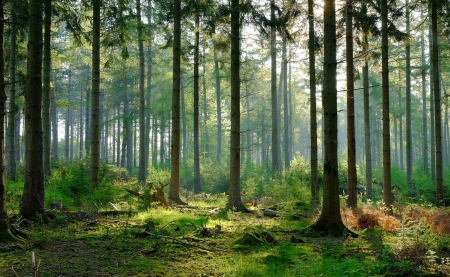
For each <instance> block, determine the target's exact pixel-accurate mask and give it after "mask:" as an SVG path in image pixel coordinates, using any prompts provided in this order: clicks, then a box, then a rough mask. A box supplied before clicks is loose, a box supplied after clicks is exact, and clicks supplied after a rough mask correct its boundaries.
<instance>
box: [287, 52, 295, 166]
mask: <svg viewBox="0 0 450 277" xmlns="http://www.w3.org/2000/svg"><path fill="white" fill-rule="evenodd" d="M291 57H292V47H289V61H291ZM288 76H289V77H288V78H289V81H288V86H289V87H288V95H289V144H290V145H291V147H290V149H289V150H290V154H289V155H290V158H291V159H292V157H294V154H295V147H294V106H293V103H292V62H289V75H288Z"/></svg>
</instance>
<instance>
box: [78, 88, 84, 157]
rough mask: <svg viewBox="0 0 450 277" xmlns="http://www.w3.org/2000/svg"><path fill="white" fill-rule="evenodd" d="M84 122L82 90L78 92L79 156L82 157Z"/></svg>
mask: <svg viewBox="0 0 450 277" xmlns="http://www.w3.org/2000/svg"><path fill="white" fill-rule="evenodd" d="M83 131H84V124H83V92H81V93H80V130H79V134H80V141H79V156H80V159H81V158H83V156H84V153H83V151H84V150H83V146H84V132H83Z"/></svg>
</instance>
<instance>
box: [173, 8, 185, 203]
mask: <svg viewBox="0 0 450 277" xmlns="http://www.w3.org/2000/svg"><path fill="white" fill-rule="evenodd" d="M173 15H174V17H173V48H172V51H173V90H172V144H171V147H170V148H171V166H172V168H171V179H170V188H169V199H170V200H172V201H174V202H175V203H178V204H184V202H183V201H182V200H181V199H180V82H181V80H180V79H181V70H180V69H181V67H180V57H181V0H174V2H173Z"/></svg>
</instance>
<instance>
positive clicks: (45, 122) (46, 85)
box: [42, 0, 52, 176]
mask: <svg viewBox="0 0 450 277" xmlns="http://www.w3.org/2000/svg"><path fill="white" fill-rule="evenodd" d="M44 13H45V17H44V30H45V33H44V71H43V73H44V77H43V90H42V93H43V95H42V98H43V99H42V100H43V101H42V104H43V107H42V108H43V110H42V129H43V147H44V149H43V156H42V163H43V166H44V175H45V176H50V174H51V165H50V163H51V161H50V148H51V128H50V72H51V62H50V60H51V49H50V39H51V30H50V29H51V25H52V0H45V1H44Z"/></svg>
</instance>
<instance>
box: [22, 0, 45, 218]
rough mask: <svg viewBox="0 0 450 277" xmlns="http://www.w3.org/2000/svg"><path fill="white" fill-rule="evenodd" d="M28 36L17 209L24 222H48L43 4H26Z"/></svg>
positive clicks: (38, 0)
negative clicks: (22, 157)
mask: <svg viewBox="0 0 450 277" xmlns="http://www.w3.org/2000/svg"><path fill="white" fill-rule="evenodd" d="M28 3H29V14H30V22H29V23H30V25H29V33H28V34H29V36H28V54H27V61H28V63H27V83H26V89H25V132H26V134H25V141H26V144H25V145H26V146H25V148H26V149H25V176H24V178H25V184H24V189H23V195H22V203H21V205H20V214H21V215H22V217H23V218H35V217H36V215H37V214H41V215H42V218H43V219H44V220H48V217H47V214H46V212H45V208H44V202H45V185H44V171H43V167H42V155H43V141H42V107H41V103H42V74H41V70H42V10H43V9H42V8H43V3H42V0H30V1H29V2H28Z"/></svg>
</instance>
